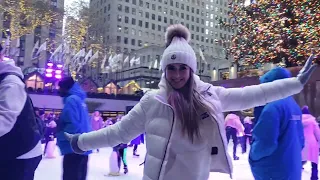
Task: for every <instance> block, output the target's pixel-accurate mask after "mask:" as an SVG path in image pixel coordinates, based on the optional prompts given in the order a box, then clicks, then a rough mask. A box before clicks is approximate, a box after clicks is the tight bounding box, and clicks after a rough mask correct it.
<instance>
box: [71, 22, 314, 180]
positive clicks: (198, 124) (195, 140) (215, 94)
mask: <svg viewBox="0 0 320 180" xmlns="http://www.w3.org/2000/svg"><path fill="white" fill-rule="evenodd" d="M189 38H190V32H189V31H188V29H187V28H186V27H184V26H183V25H172V26H170V27H169V28H168V29H167V33H166V49H165V51H164V53H163V56H162V59H161V68H162V71H163V72H164V74H163V75H162V77H161V81H160V83H159V88H160V89H159V90H155V91H153V92H150V93H147V94H146V95H145V96H144V97H143V98H142V99H141V100H140V102H139V103H138V104H137V105H136V106H135V107H134V108H133V109H132V110H131V111H130V112H129V113H128V114H127V115H126V116H124V117H123V118H122V121H121V122H119V123H117V124H115V125H113V126H110V127H107V128H105V129H101V130H99V131H95V132H90V133H85V134H81V135H70V134H66V136H67V137H68V138H69V140H70V141H71V144H72V147H73V149H74V151H75V152H76V153H83V152H84V151H88V150H91V149H97V148H101V147H112V146H115V145H117V144H120V143H128V142H130V140H132V139H133V138H135V137H137V136H138V135H139V134H142V133H144V132H146V142H147V144H146V148H147V155H146V161H145V168H144V175H143V180H178V179H183V180H207V179H208V178H209V173H210V172H222V173H228V174H230V176H231V175H232V164H231V160H230V157H229V155H228V153H227V146H226V135H225V129H224V117H223V112H226V111H238V110H243V109H249V108H252V107H254V106H261V105H264V104H266V103H268V102H270V101H274V100H278V99H281V98H284V97H287V96H291V95H293V94H296V93H299V92H300V91H301V90H302V88H303V84H304V83H306V81H307V80H308V78H309V77H310V75H311V73H312V71H313V70H314V69H315V66H311V63H312V58H310V59H309V61H308V63H307V65H306V68H304V69H303V70H302V71H301V73H300V74H299V76H298V78H289V79H283V80H279V81H274V82H271V83H266V84H261V85H256V86H249V87H245V88H232V89H225V88H223V87H216V86H212V85H211V84H208V83H205V82H203V81H201V80H200V79H199V77H198V76H197V75H196V74H195V73H196V72H197V60H196V55H195V52H194V51H193V49H192V47H191V46H190V45H189V44H188V42H189Z"/></svg>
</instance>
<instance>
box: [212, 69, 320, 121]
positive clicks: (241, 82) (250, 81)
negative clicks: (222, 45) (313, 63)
mask: <svg viewBox="0 0 320 180" xmlns="http://www.w3.org/2000/svg"><path fill="white" fill-rule="evenodd" d="M300 69H301V67H291V68H288V70H289V71H290V72H291V74H292V76H293V77H294V76H297V74H298V73H299V71H300ZM211 84H212V85H214V86H223V87H225V88H236V87H244V86H250V85H257V84H260V82H259V77H258V76H254V77H244V78H238V79H229V80H220V81H213V82H211ZM294 98H295V100H296V101H297V103H298V104H299V105H300V107H302V106H305V105H307V106H309V110H310V112H311V114H312V115H314V116H315V117H316V118H317V120H318V122H320V68H317V69H316V71H315V72H314V73H313V75H312V77H311V78H310V80H309V81H308V83H307V84H306V85H305V86H304V89H303V90H302V92H300V93H299V94H297V95H294Z"/></svg>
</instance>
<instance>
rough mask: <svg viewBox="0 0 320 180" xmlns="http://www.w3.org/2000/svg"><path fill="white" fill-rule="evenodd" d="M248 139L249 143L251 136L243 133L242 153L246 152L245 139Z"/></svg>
mask: <svg viewBox="0 0 320 180" xmlns="http://www.w3.org/2000/svg"><path fill="white" fill-rule="evenodd" d="M248 139H249V143H250V144H251V142H252V136H248V135H244V136H243V137H242V143H241V145H242V153H245V152H247V140H248Z"/></svg>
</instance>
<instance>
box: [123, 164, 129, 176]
mask: <svg viewBox="0 0 320 180" xmlns="http://www.w3.org/2000/svg"><path fill="white" fill-rule="evenodd" d="M123 170H124V171H123V173H124V174H128V172H129V171H128V166H127V165H124V168H123Z"/></svg>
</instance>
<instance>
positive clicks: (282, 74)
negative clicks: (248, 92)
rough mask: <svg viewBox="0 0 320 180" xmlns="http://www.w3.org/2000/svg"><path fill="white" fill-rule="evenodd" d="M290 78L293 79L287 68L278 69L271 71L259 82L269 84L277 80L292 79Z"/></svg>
mask: <svg viewBox="0 0 320 180" xmlns="http://www.w3.org/2000/svg"><path fill="white" fill-rule="evenodd" d="M290 77H291V73H290V71H288V70H287V69H285V68H280V67H277V68H274V69H272V70H270V71H269V72H267V73H266V74H265V75H263V76H262V77H260V79H259V80H260V83H268V82H272V81H275V80H279V79H285V78H290Z"/></svg>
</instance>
